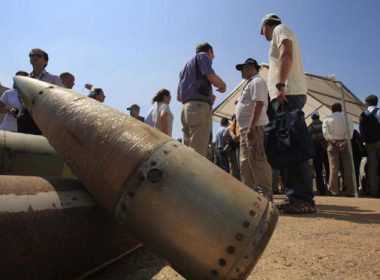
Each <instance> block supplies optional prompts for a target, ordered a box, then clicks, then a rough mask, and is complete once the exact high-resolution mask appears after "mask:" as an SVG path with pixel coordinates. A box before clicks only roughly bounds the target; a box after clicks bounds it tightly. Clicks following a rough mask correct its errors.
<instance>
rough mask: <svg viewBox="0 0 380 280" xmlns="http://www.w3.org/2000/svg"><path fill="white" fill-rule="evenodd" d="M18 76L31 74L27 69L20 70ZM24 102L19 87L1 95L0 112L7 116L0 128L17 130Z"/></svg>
mask: <svg viewBox="0 0 380 280" xmlns="http://www.w3.org/2000/svg"><path fill="white" fill-rule="evenodd" d="M16 76H24V77H25V76H29V74H28V73H27V72H25V71H18V72H17V73H16ZM21 107H22V102H21V98H20V95H19V94H18V91H17V89H15V88H14V87H13V89H9V90H7V91H5V92H4V93H3V95H2V96H1V97H0V113H5V114H6V115H5V117H4V119H3V121H2V122H1V124H0V130H6V131H14V132H17V131H18V130H17V119H16V118H17V116H18V114H19V112H20V110H21Z"/></svg>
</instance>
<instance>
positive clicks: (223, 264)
mask: <svg viewBox="0 0 380 280" xmlns="http://www.w3.org/2000/svg"><path fill="white" fill-rule="evenodd" d="M218 263H219V265H220V266H226V264H227V262H226V260H225V259H219V261H218Z"/></svg>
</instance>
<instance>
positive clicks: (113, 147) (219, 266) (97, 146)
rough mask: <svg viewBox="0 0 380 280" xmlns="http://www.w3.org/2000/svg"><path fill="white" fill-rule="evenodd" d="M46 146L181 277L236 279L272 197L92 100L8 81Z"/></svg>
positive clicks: (268, 217) (271, 223)
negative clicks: (33, 121) (263, 195)
mask: <svg viewBox="0 0 380 280" xmlns="http://www.w3.org/2000/svg"><path fill="white" fill-rule="evenodd" d="M15 83H16V85H17V87H18V89H19V90H20V92H21V95H22V98H23V101H24V104H25V105H26V107H27V108H28V110H29V111H30V112H31V115H32V117H33V119H34V120H35V122H36V123H37V125H38V126H39V128H40V129H41V131H42V133H43V134H44V136H45V137H46V138H47V139H48V141H49V143H50V144H51V145H52V146H53V147H54V149H55V150H56V151H57V153H58V155H59V156H60V157H62V159H63V160H64V161H65V162H66V163H67V164H68V166H69V167H70V168H71V169H72V171H73V172H74V174H76V175H77V176H78V179H79V180H80V181H81V182H82V183H83V185H84V186H85V187H86V188H87V189H88V190H89V192H90V193H91V194H92V195H93V196H94V197H95V199H96V200H97V201H98V202H99V203H100V204H101V205H102V206H103V207H104V208H105V209H106V210H107V211H109V212H110V213H112V214H113V215H114V216H115V218H116V219H117V220H118V221H119V222H120V223H122V224H124V225H125V226H126V227H127V228H128V230H129V231H130V232H131V233H133V234H134V235H135V236H136V237H137V238H138V239H139V240H141V241H142V242H143V243H144V245H147V246H148V247H150V248H152V249H153V250H155V251H156V252H157V253H158V254H159V255H161V256H163V257H164V258H166V260H167V261H168V262H169V263H170V265H171V266H172V267H173V268H174V269H175V270H177V271H178V272H179V273H180V274H181V275H183V276H184V277H186V278H187V279H202V280H203V279H231V280H232V279H245V278H246V277H247V276H248V274H249V273H250V271H251V270H252V268H253V267H254V265H255V264H256V262H257V261H258V259H259V257H260V256H261V254H262V252H263V250H264V248H265V246H266V245H267V243H268V241H269V239H270V237H271V235H272V233H273V230H274V228H275V225H276V222H277V219H278V212H277V210H276V209H275V208H274V206H273V205H272V203H271V202H269V201H268V200H267V199H265V198H264V197H262V196H261V195H259V194H258V193H256V192H254V191H253V190H251V189H249V188H248V187H247V186H245V185H244V184H243V183H241V182H240V181H238V180H236V179H234V178H233V177H232V176H230V175H229V174H227V173H226V172H224V171H223V170H221V169H220V168H218V167H217V166H215V165H214V164H212V163H210V162H209V161H208V160H207V159H205V158H204V157H202V156H201V155H199V154H198V153H196V152H195V151H193V150H192V149H190V148H188V147H186V146H184V145H182V144H180V143H178V142H177V141H176V140H173V139H171V138H170V137H168V136H166V135H165V134H163V133H161V132H160V131H158V130H156V129H154V128H151V127H149V126H148V125H146V124H144V123H142V122H140V121H138V120H136V119H134V118H132V117H129V116H126V115H125V114H123V113H121V112H119V111H117V110H115V109H112V108H110V107H108V106H106V105H104V104H102V103H100V102H97V101H95V100H93V99H90V98H87V97H84V96H83V95H80V94H76V93H74V92H72V91H70V90H67V89H63V88H61V87H57V86H54V85H51V84H48V83H44V82H41V81H37V80H33V79H30V78H25V77H15Z"/></svg>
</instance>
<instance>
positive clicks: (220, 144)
mask: <svg viewBox="0 0 380 280" xmlns="http://www.w3.org/2000/svg"><path fill="white" fill-rule="evenodd" d="M226 133H227V127H225V126H222V127H220V128H219V129H218V131H217V133H216V135H215V146H216V147H217V148H218V149H222V148H224V146H225V144H226V143H225V137H226Z"/></svg>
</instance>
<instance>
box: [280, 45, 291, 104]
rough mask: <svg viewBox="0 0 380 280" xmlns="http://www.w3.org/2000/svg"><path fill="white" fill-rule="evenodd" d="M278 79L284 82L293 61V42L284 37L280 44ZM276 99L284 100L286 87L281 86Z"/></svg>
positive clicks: (285, 99)
mask: <svg viewBox="0 0 380 280" xmlns="http://www.w3.org/2000/svg"><path fill="white" fill-rule="evenodd" d="M279 62H280V66H279V67H280V80H279V81H278V83H281V84H285V82H286V81H287V80H288V77H289V73H290V69H291V68H292V62H293V43H292V41H290V40H289V39H285V40H283V41H282V42H281V45H280V59H279ZM277 99H278V101H279V102H284V101H285V102H286V101H288V99H287V98H286V89H285V87H282V88H281V89H280V90H279V91H278V94H277Z"/></svg>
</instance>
